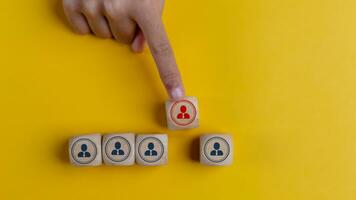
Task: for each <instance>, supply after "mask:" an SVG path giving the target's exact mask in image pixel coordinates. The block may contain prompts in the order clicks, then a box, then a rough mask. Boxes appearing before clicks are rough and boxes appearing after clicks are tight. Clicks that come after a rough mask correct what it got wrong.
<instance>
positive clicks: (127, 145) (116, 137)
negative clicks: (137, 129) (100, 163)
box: [102, 133, 135, 166]
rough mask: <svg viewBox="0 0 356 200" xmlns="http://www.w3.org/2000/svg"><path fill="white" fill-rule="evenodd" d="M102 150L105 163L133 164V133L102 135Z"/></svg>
mask: <svg viewBox="0 0 356 200" xmlns="http://www.w3.org/2000/svg"><path fill="white" fill-rule="evenodd" d="M102 152H103V160H104V163H105V164H107V165H121V166H124V165H133V164H135V134H133V133H121V134H108V135H104V136H103V143H102Z"/></svg>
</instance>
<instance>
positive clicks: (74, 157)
mask: <svg viewBox="0 0 356 200" xmlns="http://www.w3.org/2000/svg"><path fill="white" fill-rule="evenodd" d="M68 151H69V160H70V162H71V164H72V165H75V166H98V165H101V164H102V155H101V134H90V135H80V136H76V137H73V138H71V139H70V140H69V150H68Z"/></svg>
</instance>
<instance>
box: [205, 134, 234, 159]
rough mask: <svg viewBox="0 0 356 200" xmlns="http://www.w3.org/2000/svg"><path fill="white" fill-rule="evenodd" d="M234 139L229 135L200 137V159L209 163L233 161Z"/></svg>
mask: <svg viewBox="0 0 356 200" xmlns="http://www.w3.org/2000/svg"><path fill="white" fill-rule="evenodd" d="M232 152H233V147H232V141H231V136H229V135H218V134H211V135H203V136H201V138H200V161H201V162H202V163H203V164H207V165H229V164H231V163H232Z"/></svg>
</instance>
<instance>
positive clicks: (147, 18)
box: [136, 11, 185, 99]
mask: <svg viewBox="0 0 356 200" xmlns="http://www.w3.org/2000/svg"><path fill="white" fill-rule="evenodd" d="M136 22H137V24H138V25H139V26H140V28H141V30H142V32H143V34H144V36H145V38H146V40H147V43H148V46H149V48H150V50H151V53H152V56H153V58H154V60H155V62H156V65H157V68H158V71H159V74H160V77H161V80H162V82H163V84H164V86H165V88H166V90H167V92H168V94H169V96H170V98H171V99H180V98H183V97H184V95H185V94H184V87H183V83H182V79H181V75H180V72H179V69H178V66H177V63H176V60H175V57H174V52H173V49H172V47H171V44H170V42H169V39H168V36H167V33H166V31H165V28H164V25H163V22H162V19H161V16H160V14H159V12H154V11H150V12H149V13H148V14H144V15H140V16H139V17H137V19H136Z"/></svg>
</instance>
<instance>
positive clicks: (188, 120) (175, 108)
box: [166, 97, 199, 130]
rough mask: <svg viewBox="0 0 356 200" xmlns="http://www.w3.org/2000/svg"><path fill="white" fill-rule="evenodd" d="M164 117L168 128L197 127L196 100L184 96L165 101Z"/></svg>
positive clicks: (197, 112)
mask: <svg viewBox="0 0 356 200" xmlns="http://www.w3.org/2000/svg"><path fill="white" fill-rule="evenodd" d="M166 117H167V126H168V128H169V129H172V130H178V129H190V128H196V127H199V110H198V101H197V99H196V98H195V97H185V98H183V99H180V100H177V101H170V100H169V101H166Z"/></svg>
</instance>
